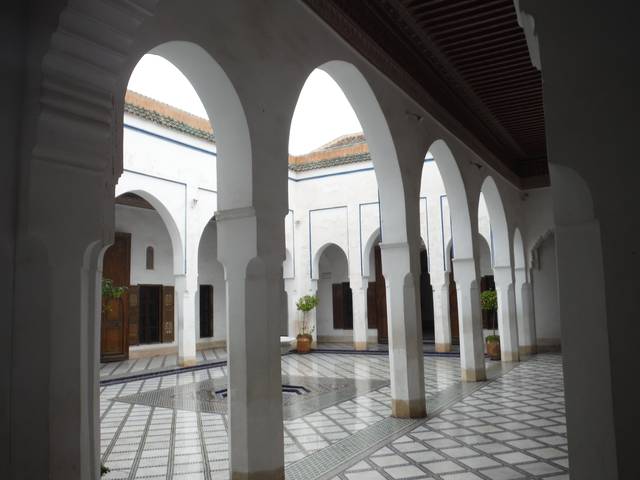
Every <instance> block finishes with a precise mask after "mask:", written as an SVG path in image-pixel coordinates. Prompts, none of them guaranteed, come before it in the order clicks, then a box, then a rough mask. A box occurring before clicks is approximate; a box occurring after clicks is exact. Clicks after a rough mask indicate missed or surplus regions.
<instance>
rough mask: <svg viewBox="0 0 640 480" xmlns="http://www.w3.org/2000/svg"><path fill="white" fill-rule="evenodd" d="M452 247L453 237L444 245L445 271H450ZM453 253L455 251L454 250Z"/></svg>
mask: <svg viewBox="0 0 640 480" xmlns="http://www.w3.org/2000/svg"><path fill="white" fill-rule="evenodd" d="M452 249H453V238H450V239H449V241H448V242H447V245H446V246H445V247H444V265H445V272H451V250H452ZM454 253H455V252H454Z"/></svg>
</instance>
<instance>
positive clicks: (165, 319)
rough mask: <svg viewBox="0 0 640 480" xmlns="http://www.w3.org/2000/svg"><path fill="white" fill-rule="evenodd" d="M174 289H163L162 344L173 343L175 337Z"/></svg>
mask: <svg viewBox="0 0 640 480" xmlns="http://www.w3.org/2000/svg"><path fill="white" fill-rule="evenodd" d="M174 300H175V299H174V288H173V287H171V286H166V285H165V286H163V287H162V343H168V342H173V339H174V338H175V336H174V315H175V313H174V303H175V302H174Z"/></svg>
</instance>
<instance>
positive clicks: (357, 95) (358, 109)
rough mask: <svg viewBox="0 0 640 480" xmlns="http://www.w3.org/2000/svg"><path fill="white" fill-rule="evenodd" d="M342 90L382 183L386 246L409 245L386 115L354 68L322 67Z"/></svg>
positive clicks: (336, 64)
mask: <svg viewBox="0 0 640 480" xmlns="http://www.w3.org/2000/svg"><path fill="white" fill-rule="evenodd" d="M318 68H319V69H320V70H323V71H324V72H326V73H327V74H329V75H330V76H331V78H333V80H334V81H335V82H336V83H337V84H338V86H339V87H340V88H341V89H342V91H343V92H344V94H345V96H346V97H347V100H348V101H349V103H350V104H351V107H352V108H353V110H354V112H355V114H356V116H357V117H358V121H359V122H360V125H361V126H362V131H363V133H364V136H365V139H366V141H367V145H368V147H369V153H370V155H371V160H372V162H373V167H374V170H375V173H376V179H377V181H378V191H379V198H380V217H381V225H382V231H383V235H384V240H385V242H389V243H394V242H405V241H406V239H407V224H406V214H405V205H404V195H403V191H404V188H403V184H402V178H401V173H400V166H399V162H398V156H397V153H396V149H395V144H394V142H393V137H392V136H391V131H390V129H389V125H388V124H387V120H386V118H385V115H384V113H383V111H382V108H381V107H380V104H379V102H378V99H377V98H376V95H375V93H374V92H373V90H372V89H371V86H370V84H369V82H368V81H367V79H366V78H365V76H364V75H363V74H362V72H361V71H360V70H358V68H356V67H355V66H354V65H353V64H351V63H348V62H345V61H342V60H332V61H329V62H326V63H324V64H322V65H320V66H319V67H318Z"/></svg>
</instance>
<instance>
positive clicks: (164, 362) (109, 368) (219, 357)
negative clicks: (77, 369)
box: [100, 342, 459, 380]
mask: <svg viewBox="0 0 640 480" xmlns="http://www.w3.org/2000/svg"><path fill="white" fill-rule="evenodd" d="M318 349H319V350H320V351H327V350H333V351H342V352H345V351H350V350H352V349H353V345H352V344H350V343H336V342H334V343H320V344H319V345H318ZM423 349H424V351H425V352H427V353H433V352H434V351H435V345H434V344H433V343H425V344H423ZM367 351H368V352H372V353H374V352H375V353H385V352H388V351H389V347H388V345H380V344H369V346H368V349H367ZM360 353H361V354H362V352H360ZM458 353H459V347H458V346H457V345H453V346H452V354H458ZM226 360H227V351H226V349H225V348H209V349H206V350H198V351H197V352H196V365H206V364H211V363H218V362H224V361H226ZM176 368H178V356H177V355H176V354H169V355H154V356H152V357H145V358H135V359H131V360H124V361H121V362H111V363H103V364H101V365H100V379H101V380H111V379H116V378H123V377H128V376H132V375H139V374H146V373H154V372H162V371H166V370H174V369H176Z"/></svg>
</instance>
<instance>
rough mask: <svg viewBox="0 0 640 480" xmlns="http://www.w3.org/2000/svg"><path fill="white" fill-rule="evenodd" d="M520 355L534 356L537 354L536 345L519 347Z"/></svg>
mask: <svg viewBox="0 0 640 480" xmlns="http://www.w3.org/2000/svg"><path fill="white" fill-rule="evenodd" d="M519 350H520V355H535V354H536V353H538V346H537V345H520V347H519Z"/></svg>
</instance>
